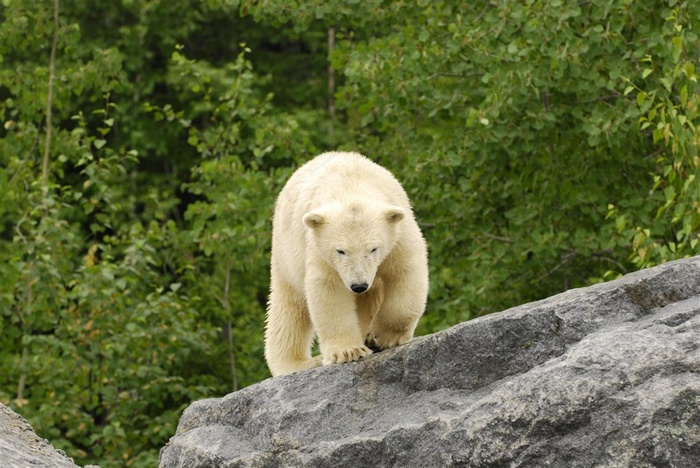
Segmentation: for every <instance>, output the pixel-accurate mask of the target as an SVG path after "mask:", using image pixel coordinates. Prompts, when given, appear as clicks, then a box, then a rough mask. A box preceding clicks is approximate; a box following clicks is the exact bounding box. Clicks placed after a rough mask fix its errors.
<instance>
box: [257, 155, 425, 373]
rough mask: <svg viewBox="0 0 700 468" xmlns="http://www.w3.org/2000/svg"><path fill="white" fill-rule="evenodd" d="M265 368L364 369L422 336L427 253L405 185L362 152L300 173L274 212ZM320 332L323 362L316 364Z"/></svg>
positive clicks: (318, 161) (320, 159) (324, 159)
mask: <svg viewBox="0 0 700 468" xmlns="http://www.w3.org/2000/svg"><path fill="white" fill-rule="evenodd" d="M270 270H271V271H270V276H271V278H270V299H269V302H268V309H267V326H266V329H265V359H266V360H267V364H268V366H269V368H270V371H271V372H272V375H273V376H278V375H283V374H288V373H291V372H295V371H299V370H303V369H308V368H311V367H315V366H318V365H321V364H323V365H328V364H336V363H343V362H350V361H356V360H357V359H359V358H361V357H363V356H367V355H369V354H371V353H372V350H371V349H370V348H375V349H377V348H378V349H386V348H391V347H394V346H397V345H400V344H402V343H406V342H407V341H409V340H410V339H411V338H412V337H413V332H414V330H415V328H416V325H417V323H418V320H419V319H420V317H421V315H423V311H424V310H425V305H426V300H427V295H428V254H427V247H426V244H425V240H424V239H423V235H422V234H421V231H420V229H419V227H418V224H417V223H416V220H415V218H414V216H413V212H412V210H411V205H410V202H409V199H408V196H407V195H406V192H405V191H404V189H403V187H401V184H399V182H398V181H397V180H396V179H395V178H394V176H393V175H392V174H391V173H390V172H389V171H388V170H386V169H384V168H383V167H381V166H379V165H377V164H375V163H373V162H372V161H370V160H369V159H367V158H366V157H364V156H362V155H360V154H358V153H346V152H330V153H324V154H321V155H319V156H317V157H316V158H314V159H312V160H311V161H309V162H307V163H306V164H304V165H303V166H302V167H300V168H299V169H298V170H297V171H296V172H295V173H294V174H293V175H292V177H291V178H290V179H289V181H287V184H286V185H285V186H284V188H283V189H282V192H281V193H280V195H279V197H278V199H277V203H276V205H275V210H274V217H273V227H272V257H271V268H270ZM314 333H315V334H316V336H317V337H318V343H319V348H320V352H321V354H320V356H316V357H314V358H312V356H311V347H312V344H313V338H314Z"/></svg>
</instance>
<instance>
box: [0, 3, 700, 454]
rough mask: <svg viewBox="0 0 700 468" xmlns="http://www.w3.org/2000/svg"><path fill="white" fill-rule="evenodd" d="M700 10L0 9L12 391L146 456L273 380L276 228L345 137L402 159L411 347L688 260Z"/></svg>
mask: <svg viewBox="0 0 700 468" xmlns="http://www.w3.org/2000/svg"><path fill="white" fill-rule="evenodd" d="M699 29H700V2H698V1H695V0H688V1H677V0H667V1H659V0H650V1H644V2H640V1H633V0H590V1H579V0H575V1H574V0H549V1H536V0H523V1H521V2H515V1H511V0H507V1H506V0H503V1H501V0H489V1H480V0H477V1H473V2H454V1H440V0H436V1H427V0H419V1H381V0H365V1H358V0H354V1H352V0H349V1H345V2H326V1H321V0H297V1H282V0H257V1H256V0H242V1H240V2H239V1H236V0H202V1H191V0H167V1H166V0H121V1H116V2H98V1H96V0H52V1H45V2H36V1H35V0H2V1H1V2H0V123H1V126H0V167H1V168H2V171H1V172H0V314H1V317H2V320H1V322H0V401H2V402H3V403H5V404H7V405H9V406H11V407H12V408H14V409H15V410H16V411H18V412H19V413H20V414H22V415H24V416H25V417H26V418H27V419H28V420H29V421H30V422H31V424H32V425H33V426H34V428H35V429H36V430H37V432H38V433H39V434H40V435H41V436H43V437H45V438H48V439H49V440H50V441H51V442H52V443H53V444H54V445H55V446H56V447H58V448H60V449H63V450H65V451H66V452H67V453H68V454H69V455H70V456H72V457H74V458H75V460H76V462H77V463H79V464H81V465H82V464H87V463H97V464H100V465H102V466H103V467H112V466H139V467H140V466H155V465H156V464H157V457H158V449H159V448H160V447H161V446H163V444H165V442H166V441H167V439H168V438H169V437H170V436H171V435H173V434H174V431H175V427H176V424H177V421H178V418H179V416H180V414H181V412H182V410H183V409H184V408H185V407H186V406H187V405H188V404H189V403H190V402H192V401H193V400H197V399H201V398H205V397H217V396H222V395H224V394H226V393H228V392H231V391H234V390H236V389H239V388H242V387H244V386H247V385H250V384H253V383H255V382H258V381H260V380H262V379H265V378H267V377H268V376H269V374H268V371H267V369H266V366H265V363H264V359H263V353H262V333H263V327H264V314H265V303H266V296H267V290H268V261H269V249H270V229H271V226H270V216H271V211H272V206H273V203H274V199H275V195H276V193H277V192H278V191H279V190H280V188H281V187H282V184H283V183H284V181H285V180H286V178H287V177H288V176H289V175H290V174H291V172H292V171H293V169H294V168H295V167H297V166H298V165H299V164H301V163H303V162H304V161H306V160H308V159H310V158H311V157H312V156H314V155H315V154H318V153H320V152H322V151H326V150H332V149H346V150H355V151H359V152H362V153H364V154H366V155H368V156H370V157H371V158H372V159H374V160H375V161H377V162H379V163H381V164H383V165H385V166H386V167H388V168H389V169H390V170H392V171H393V172H394V173H395V174H396V176H397V177H398V178H399V180H401V181H402V183H403V184H404V186H405V187H406V189H407V191H408V192H409V196H410V197H411V199H412V200H413V202H414V205H415V211H416V214H417V217H418V219H419V222H420V225H421V227H422V229H423V231H424V234H425V237H426V238H427V241H428V244H429V247H430V273H431V287H430V297H429V304H428V309H427V312H426V315H425V316H424V318H423V319H422V321H421V324H420V326H419V329H418V333H419V334H426V333H431V332H435V331H437V330H441V329H444V328H446V327H449V326H451V325H454V324H456V323H458V322H462V321H464V320H469V319H471V318H474V317H478V316H481V315H484V314H487V313H490V312H495V311H498V310H502V309H505V308H507V307H510V306H514V305H517V304H521V303H524V302H528V301H532V300H536V299H541V298H544V297H547V296H550V295H553V294H555V293H558V292H561V291H564V290H566V289H568V288H572V287H580V286H586V285H589V284H591V283H595V282H600V281H605V280H607V279H610V278H614V277H617V276H619V275H621V274H624V273H627V272H630V271H633V270H635V269H638V268H643V267H647V266H650V265H654V264H658V263H661V262H664V261H667V260H670V259H674V258H679V257H684V256H689V255H697V254H698V253H700V246H699V245H698V242H699V240H700V237H699V235H698V232H699V225H700V207H699V205H698V202H699V199H700V185H699V184H698V170H699V168H700V160H699V159H698V152H697V147H698V124H700V121H699V119H698V104H699V102H700V97H699V95H698V87H697V75H698V73H697V68H696V67H697V63H698V59H699V58H700V47H699V46H700V44H699V42H698V30H699Z"/></svg>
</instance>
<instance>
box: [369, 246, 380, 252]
mask: <svg viewBox="0 0 700 468" xmlns="http://www.w3.org/2000/svg"><path fill="white" fill-rule="evenodd" d="M378 248H379V247H375V248H373V249H372V250H370V251H369V253H375V252H376V251H377V249H378Z"/></svg>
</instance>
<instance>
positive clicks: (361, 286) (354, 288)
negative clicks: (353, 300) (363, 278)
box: [350, 283, 369, 294]
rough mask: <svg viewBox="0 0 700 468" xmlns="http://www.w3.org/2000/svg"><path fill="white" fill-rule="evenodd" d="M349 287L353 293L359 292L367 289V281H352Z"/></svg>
mask: <svg viewBox="0 0 700 468" xmlns="http://www.w3.org/2000/svg"><path fill="white" fill-rule="evenodd" d="M350 289H352V292H354V293H357V294H361V293H363V292H365V291H367V289H369V285H368V284H367V283H353V284H351V285H350Z"/></svg>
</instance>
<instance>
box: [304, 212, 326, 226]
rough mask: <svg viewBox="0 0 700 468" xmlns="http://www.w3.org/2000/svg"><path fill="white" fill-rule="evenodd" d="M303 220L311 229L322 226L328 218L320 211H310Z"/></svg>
mask: <svg viewBox="0 0 700 468" xmlns="http://www.w3.org/2000/svg"><path fill="white" fill-rule="evenodd" d="M301 220H302V221H303V222H304V224H306V225H307V226H308V227H310V228H311V229H316V228H318V227H321V226H323V224H324V223H325V222H326V218H325V217H324V216H323V215H322V214H321V213H319V212H318V211H310V212H308V213H306V214H305V215H304V217H303V218H301Z"/></svg>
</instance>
